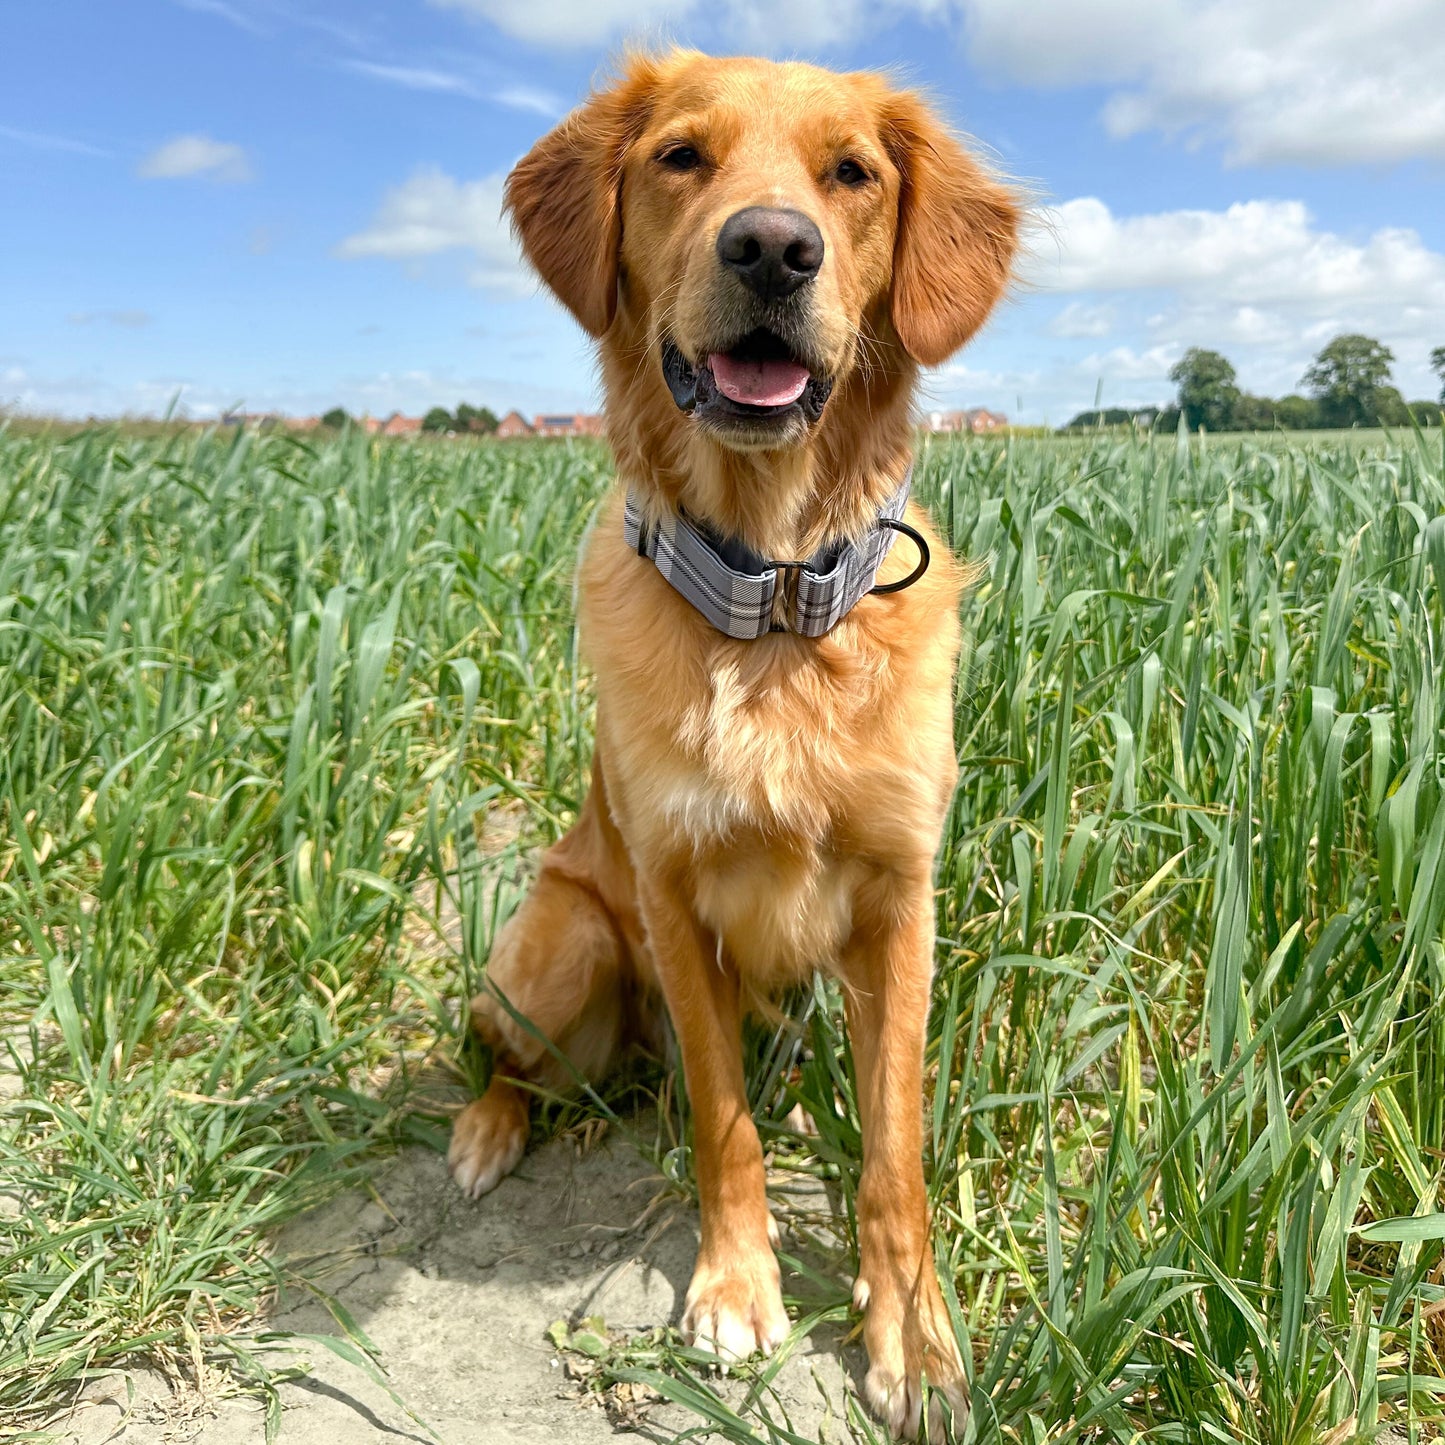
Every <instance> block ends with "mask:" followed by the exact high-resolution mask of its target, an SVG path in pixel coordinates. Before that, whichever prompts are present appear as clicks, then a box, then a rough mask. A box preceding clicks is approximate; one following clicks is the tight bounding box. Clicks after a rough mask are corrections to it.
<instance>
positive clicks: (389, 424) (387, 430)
mask: <svg viewBox="0 0 1445 1445" xmlns="http://www.w3.org/2000/svg"><path fill="white" fill-rule="evenodd" d="M380 431H381V434H382V436H384V437H415V436H420V435H421V418H420V417H419V416H403V415H402V414H401V413H400V412H399V411H394V412H392V414H391V415H390V416H389V417H387V419H386V420H385V421H384V422H382V423H381V427H380Z"/></svg>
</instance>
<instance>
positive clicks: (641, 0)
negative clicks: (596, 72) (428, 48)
mask: <svg viewBox="0 0 1445 1445" xmlns="http://www.w3.org/2000/svg"><path fill="white" fill-rule="evenodd" d="M431 3H432V4H433V5H436V6H438V7H439V8H441V9H444V10H461V11H463V12H464V13H466V14H468V15H472V16H474V17H475V18H477V19H479V20H489V21H490V22H491V23H492V24H493V25H495V26H496V27H497V29H499V30H503V31H505V32H506V33H507V34H508V35H513V36H516V38H517V39H518V40H525V41H528V42H530V43H531V44H533V45H544V46H548V47H554V48H557V49H570V50H580V49H585V48H586V47H589V46H596V45H602V44H605V43H606V42H607V41H610V40H615V39H616V38H617V37H618V36H622V35H636V34H640V33H642V32H645V31H646V30H647V29H648V28H649V27H651V26H655V25H657V24H659V23H660V22H666V21H675V20H680V19H681V18H682V17H683V16H684V15H685V14H686V13H687V12H688V11H689V10H690V9H691V8H692V5H693V3H694V0H552V3H548V4H539V3H537V0H431Z"/></svg>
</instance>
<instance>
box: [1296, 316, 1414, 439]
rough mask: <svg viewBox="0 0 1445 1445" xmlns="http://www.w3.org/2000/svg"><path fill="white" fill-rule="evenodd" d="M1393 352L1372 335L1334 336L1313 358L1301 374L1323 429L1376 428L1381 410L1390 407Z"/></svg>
mask: <svg viewBox="0 0 1445 1445" xmlns="http://www.w3.org/2000/svg"><path fill="white" fill-rule="evenodd" d="M1394 360H1395V353H1394V352H1392V351H1391V350H1390V348H1389V347H1388V346H1386V345H1385V344H1384V343H1383V342H1379V341H1376V340H1375V339H1374V337H1372V336H1360V335H1358V334H1355V333H1351V334H1349V335H1346V336H1337V337H1335V339H1334V340H1333V341H1332V342H1330V344H1329V345H1328V346H1326V347H1324V348H1323V349H1322V350H1321V352H1320V354H1319V355H1318V356H1316V357H1315V359H1314V364H1313V365H1312V366H1311V367H1310V369H1309V370H1308V371H1307V372H1305V374H1304V385H1305V386H1307V387H1309V389H1310V391H1311V392H1312V393H1313V395H1314V398H1315V400H1316V401H1317V402H1318V403H1319V408H1320V421H1321V422H1322V423H1323V424H1324V425H1325V426H1333V427H1348V426H1378V425H1379V424H1380V422H1381V420H1382V419H1383V418H1382V416H1381V412H1382V409H1386V410H1388V409H1390V408H1391V397H1390V393H1392V392H1393V393H1394V395H1395V396H1396V397H1398V396H1399V393H1398V392H1396V391H1395V389H1394V388H1393V387H1392V386H1390V384H1389V383H1390V367H1391V365H1392V364H1393V362H1394Z"/></svg>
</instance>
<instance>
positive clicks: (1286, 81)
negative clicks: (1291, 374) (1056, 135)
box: [431, 0, 1445, 165]
mask: <svg viewBox="0 0 1445 1445" xmlns="http://www.w3.org/2000/svg"><path fill="white" fill-rule="evenodd" d="M431 3H432V4H433V5H436V6H439V7H443V8H448V9H452V10H458V11H462V12H464V13H466V14H469V15H471V16H473V17H475V18H477V19H479V20H484V21H488V22H490V23H491V24H493V25H495V26H496V27H497V28H498V29H500V30H502V31H505V32H506V33H507V34H508V35H511V36H514V37H516V38H517V39H519V40H523V41H526V42H528V43H530V44H533V45H538V46H543V47H547V48H551V49H585V48H589V47H596V46H599V45H605V44H608V43H611V42H614V41H617V40H619V39H621V38H624V37H628V36H633V37H642V38H650V37H655V36H657V35H661V34H664V33H671V32H672V31H675V30H678V29H685V30H687V31H688V32H689V33H690V34H695V37H696V38H698V39H700V40H701V41H703V43H707V42H708V41H709V40H722V41H723V42H725V43H727V44H729V45H735V46H739V47H743V48H747V49H754V50H761V51H763V52H765V53H777V52H779V51H785V50H788V49H791V48H794V47H798V48H812V49H819V50H823V51H825V52H826V51H831V50H836V49H838V48H839V47H843V46H847V45H848V44H850V43H853V42H856V41H857V40H858V39H859V38H860V37H861V36H862V35H864V34H865V33H866V32H867V31H868V30H870V29H875V28H878V27H881V26H885V25H888V24H891V23H892V22H894V21H896V20H897V19H899V18H902V17H905V16H910V17H912V18H915V19H923V20H925V21H928V22H931V23H934V24H937V25H939V26H940V27H942V28H946V29H953V30H955V31H958V32H960V33H961V34H962V36H963V37H964V40H965V42H966V44H967V46H968V48H969V51H970V54H971V56H972V58H973V60H974V62H975V63H976V64H977V65H978V67H979V68H980V69H981V70H982V71H984V72H985V73H994V74H1000V75H1003V76H1006V77H1008V78H1009V79H1011V80H1015V81H1021V82H1024V83H1026V84H1036V85H1090V86H1107V87H1110V90H1111V93H1110V94H1109V96H1108V98H1107V100H1106V102H1105V105H1104V109H1103V120H1104V123H1105V125H1106V127H1107V128H1108V130H1109V131H1110V132H1111V133H1112V134H1114V135H1116V136H1121V137H1122V136H1130V135H1135V134H1138V133H1140V132H1142V131H1159V132H1162V133H1164V134H1166V135H1170V136H1181V137H1184V138H1185V139H1186V140H1189V141H1191V142H1196V141H1200V140H1208V141H1211V142H1219V143H1222V144H1223V145H1224V147H1225V150H1226V154H1227V156H1228V157H1229V159H1230V160H1231V161H1234V162H1237V163H1241V164H1250V163H1259V162H1266V163H1275V162H1282V163H1302V164H1306V165H1330V164H1353V163H1365V164H1375V163H1390V162H1393V161H1398V160H1402V159H1405V158H1407V157H1417V156H1426V157H1442V156H1445V83H1442V80H1441V77H1442V76H1445V24H1442V23H1441V15H1440V4H1439V0H1373V3H1372V4H1371V5H1369V6H1368V7H1367V8H1361V6H1360V4H1359V0H1268V3H1261V0H1092V3H1090V4H1087V5H1081V4H1079V3H1078V0H886V3H883V4H876V3H875V4H865V3H864V0H795V3H794V4H792V5H788V6H782V7H780V6H778V5H776V4H773V3H769V0H736V3H734V4H731V5H728V6H723V7H718V6H704V5H702V4H700V3H699V0H556V3H552V4H545V5H544V4H538V3H537V0H431Z"/></svg>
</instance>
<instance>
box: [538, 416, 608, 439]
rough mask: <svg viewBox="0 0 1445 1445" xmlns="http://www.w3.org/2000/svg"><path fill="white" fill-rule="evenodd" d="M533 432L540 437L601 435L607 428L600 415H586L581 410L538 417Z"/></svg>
mask: <svg viewBox="0 0 1445 1445" xmlns="http://www.w3.org/2000/svg"><path fill="white" fill-rule="evenodd" d="M532 433H533V435H534V436H539V437H600V436H605V435H606V434H607V433H606V429H605V427H604V424H603V420H602V418H601V417H600V416H584V415H583V414H582V413H580V412H571V413H567V414H560V413H558V414H553V415H547V416H539V417H536V418H535V419H534V420H533V422H532Z"/></svg>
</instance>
